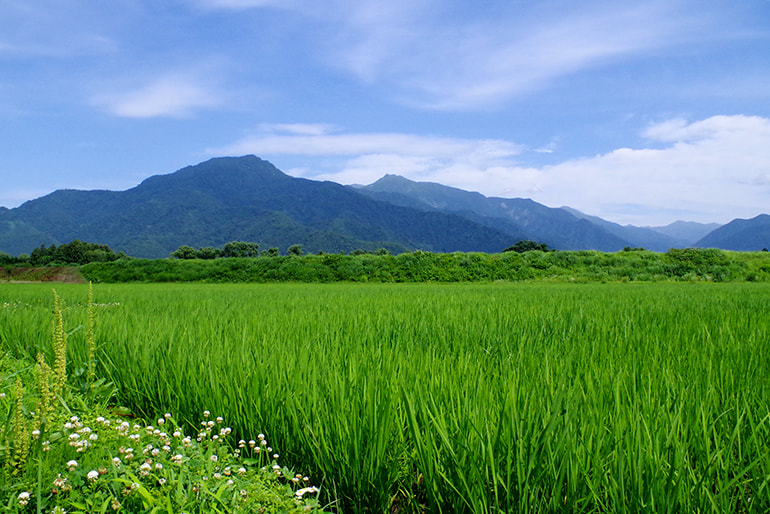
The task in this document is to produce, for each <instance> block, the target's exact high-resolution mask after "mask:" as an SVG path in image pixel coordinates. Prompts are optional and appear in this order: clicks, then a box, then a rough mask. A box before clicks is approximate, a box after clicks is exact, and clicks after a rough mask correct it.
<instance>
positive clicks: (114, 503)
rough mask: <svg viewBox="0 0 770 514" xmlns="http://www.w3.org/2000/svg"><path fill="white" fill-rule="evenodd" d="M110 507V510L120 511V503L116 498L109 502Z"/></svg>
mask: <svg viewBox="0 0 770 514" xmlns="http://www.w3.org/2000/svg"><path fill="white" fill-rule="evenodd" d="M110 506H111V507H112V510H119V509H120V502H119V501H118V499H117V498H113V499H112V502H110Z"/></svg>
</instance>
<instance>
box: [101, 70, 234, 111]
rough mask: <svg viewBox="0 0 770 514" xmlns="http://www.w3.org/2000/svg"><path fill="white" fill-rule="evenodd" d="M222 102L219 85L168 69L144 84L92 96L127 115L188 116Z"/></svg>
mask: <svg viewBox="0 0 770 514" xmlns="http://www.w3.org/2000/svg"><path fill="white" fill-rule="evenodd" d="M223 102H224V98H223V96H222V94H221V93H219V91H217V89H216V87H214V86H213V85H212V84H211V83H210V82H209V81H208V80H206V79H204V78H203V77H202V76H200V75H198V74H195V73H167V74H164V75H162V76H160V77H157V78H155V79H152V80H150V81H148V82H147V83H145V84H143V85H141V86H138V87H135V88H130V89H126V90H123V91H119V92H109V93H103V94H99V95H96V96H95V98H94V99H93V103H94V104H95V105H98V106H101V107H103V108H104V109H106V110H107V111H108V112H110V113H112V114H114V115H116V116H121V117H126V118H155V117H185V116H189V115H191V114H192V113H193V112H195V111H197V110H200V109H207V108H213V107H217V106H219V105H221V104H222V103H223Z"/></svg>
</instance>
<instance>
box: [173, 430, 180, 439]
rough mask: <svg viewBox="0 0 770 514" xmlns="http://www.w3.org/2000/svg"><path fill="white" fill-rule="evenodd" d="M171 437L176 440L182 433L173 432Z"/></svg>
mask: <svg viewBox="0 0 770 514" xmlns="http://www.w3.org/2000/svg"><path fill="white" fill-rule="evenodd" d="M172 435H173V436H174V437H176V438H179V437H182V432H180V431H179V430H177V431H175V432H174V433H173V434H172Z"/></svg>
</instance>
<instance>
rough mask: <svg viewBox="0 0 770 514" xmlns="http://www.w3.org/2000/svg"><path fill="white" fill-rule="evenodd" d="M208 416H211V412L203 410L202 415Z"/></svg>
mask: <svg viewBox="0 0 770 514" xmlns="http://www.w3.org/2000/svg"><path fill="white" fill-rule="evenodd" d="M209 416H211V413H210V412H209V411H207V410H204V411H203V417H204V418H208V417H209Z"/></svg>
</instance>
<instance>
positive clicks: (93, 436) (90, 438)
mask: <svg viewBox="0 0 770 514" xmlns="http://www.w3.org/2000/svg"><path fill="white" fill-rule="evenodd" d="M88 439H89V440H91V441H96V440H97V439H99V434H91V435H89V436H88Z"/></svg>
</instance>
